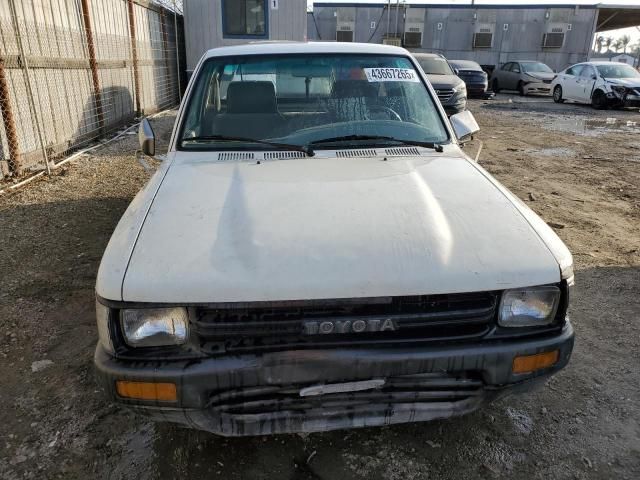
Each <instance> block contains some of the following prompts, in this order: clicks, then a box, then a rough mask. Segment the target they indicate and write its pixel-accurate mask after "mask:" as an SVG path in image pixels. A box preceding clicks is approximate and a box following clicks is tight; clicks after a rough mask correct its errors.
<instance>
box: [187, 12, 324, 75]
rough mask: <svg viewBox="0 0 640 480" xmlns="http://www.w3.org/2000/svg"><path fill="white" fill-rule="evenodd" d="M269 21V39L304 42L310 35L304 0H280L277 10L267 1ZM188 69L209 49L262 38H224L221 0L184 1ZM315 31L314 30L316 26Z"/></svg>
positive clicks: (191, 68) (193, 66)
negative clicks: (308, 33) (308, 34)
mask: <svg viewBox="0 0 640 480" xmlns="http://www.w3.org/2000/svg"><path fill="white" fill-rule="evenodd" d="M265 6H266V8H267V10H268V11H267V17H268V22H269V28H268V34H269V35H268V38H265V40H266V39H268V40H294V41H304V40H305V39H306V36H307V20H306V18H307V4H306V2H304V0H279V1H278V10H272V9H271V7H270V3H269V2H268V1H267V2H266V5H265ZM184 22H185V38H186V50H187V69H188V70H193V68H195V66H196V64H197V63H198V60H200V57H201V56H202V55H203V54H204V53H205V52H206V51H207V50H209V49H211V48H216V47H222V46H227V45H237V44H243V43H248V42H251V41H260V40H263V39H262V38H259V37H256V38H224V36H223V29H222V1H221V0H187V1H185V2H184ZM314 30H315V29H314Z"/></svg>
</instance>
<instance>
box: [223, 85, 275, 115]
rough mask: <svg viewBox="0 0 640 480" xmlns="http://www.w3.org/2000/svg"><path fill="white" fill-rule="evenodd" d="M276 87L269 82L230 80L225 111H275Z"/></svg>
mask: <svg viewBox="0 0 640 480" xmlns="http://www.w3.org/2000/svg"><path fill="white" fill-rule="evenodd" d="M276 112H277V106H276V89H275V87H274V86H273V83H271V82H231V83H230V84H229V87H228V88H227V113H276Z"/></svg>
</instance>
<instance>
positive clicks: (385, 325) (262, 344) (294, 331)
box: [192, 292, 498, 353]
mask: <svg viewBox="0 0 640 480" xmlns="http://www.w3.org/2000/svg"><path fill="white" fill-rule="evenodd" d="M497 298H498V297H497V294H495V293H491V292H482V293H471V294H452V295H418V296H403V297H376V298H367V299H339V300H320V301H297V302H269V303H260V304H252V303H244V304H226V305H221V306H219V307H217V306H212V307H201V308H198V309H196V312H195V315H194V317H192V331H193V332H194V335H195V339H196V340H197V341H198V342H199V347H200V348H201V349H202V350H203V351H205V352H208V353H222V352H229V351H255V350H265V349H266V350H277V349H291V348H314V347H319V346H322V347H327V348H330V347H341V346H345V345H353V346H359V345H364V346H366V345H384V344H390V345H394V344H395V345H397V344H398V343H411V342H428V341H450V340H464V339H469V338H478V337H481V336H483V335H485V334H486V333H487V332H488V331H489V329H490V327H491V324H492V323H493V320H494V317H495V310H496V303H497Z"/></svg>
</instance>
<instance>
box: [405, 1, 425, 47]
mask: <svg viewBox="0 0 640 480" xmlns="http://www.w3.org/2000/svg"><path fill="white" fill-rule="evenodd" d="M424 13H425V9H424V8H407V11H406V14H405V22H404V38H403V43H404V46H405V47H410V48H422V35H423V32H424Z"/></svg>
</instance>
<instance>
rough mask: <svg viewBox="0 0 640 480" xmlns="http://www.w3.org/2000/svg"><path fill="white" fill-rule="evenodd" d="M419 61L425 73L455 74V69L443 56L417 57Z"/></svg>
mask: <svg viewBox="0 0 640 480" xmlns="http://www.w3.org/2000/svg"><path fill="white" fill-rule="evenodd" d="M417 60H418V63H419V64H420V66H421V67H422V70H424V73H428V74H430V75H453V74H454V73H453V70H451V67H450V66H449V62H447V61H446V60H445V59H444V58H442V57H417Z"/></svg>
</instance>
